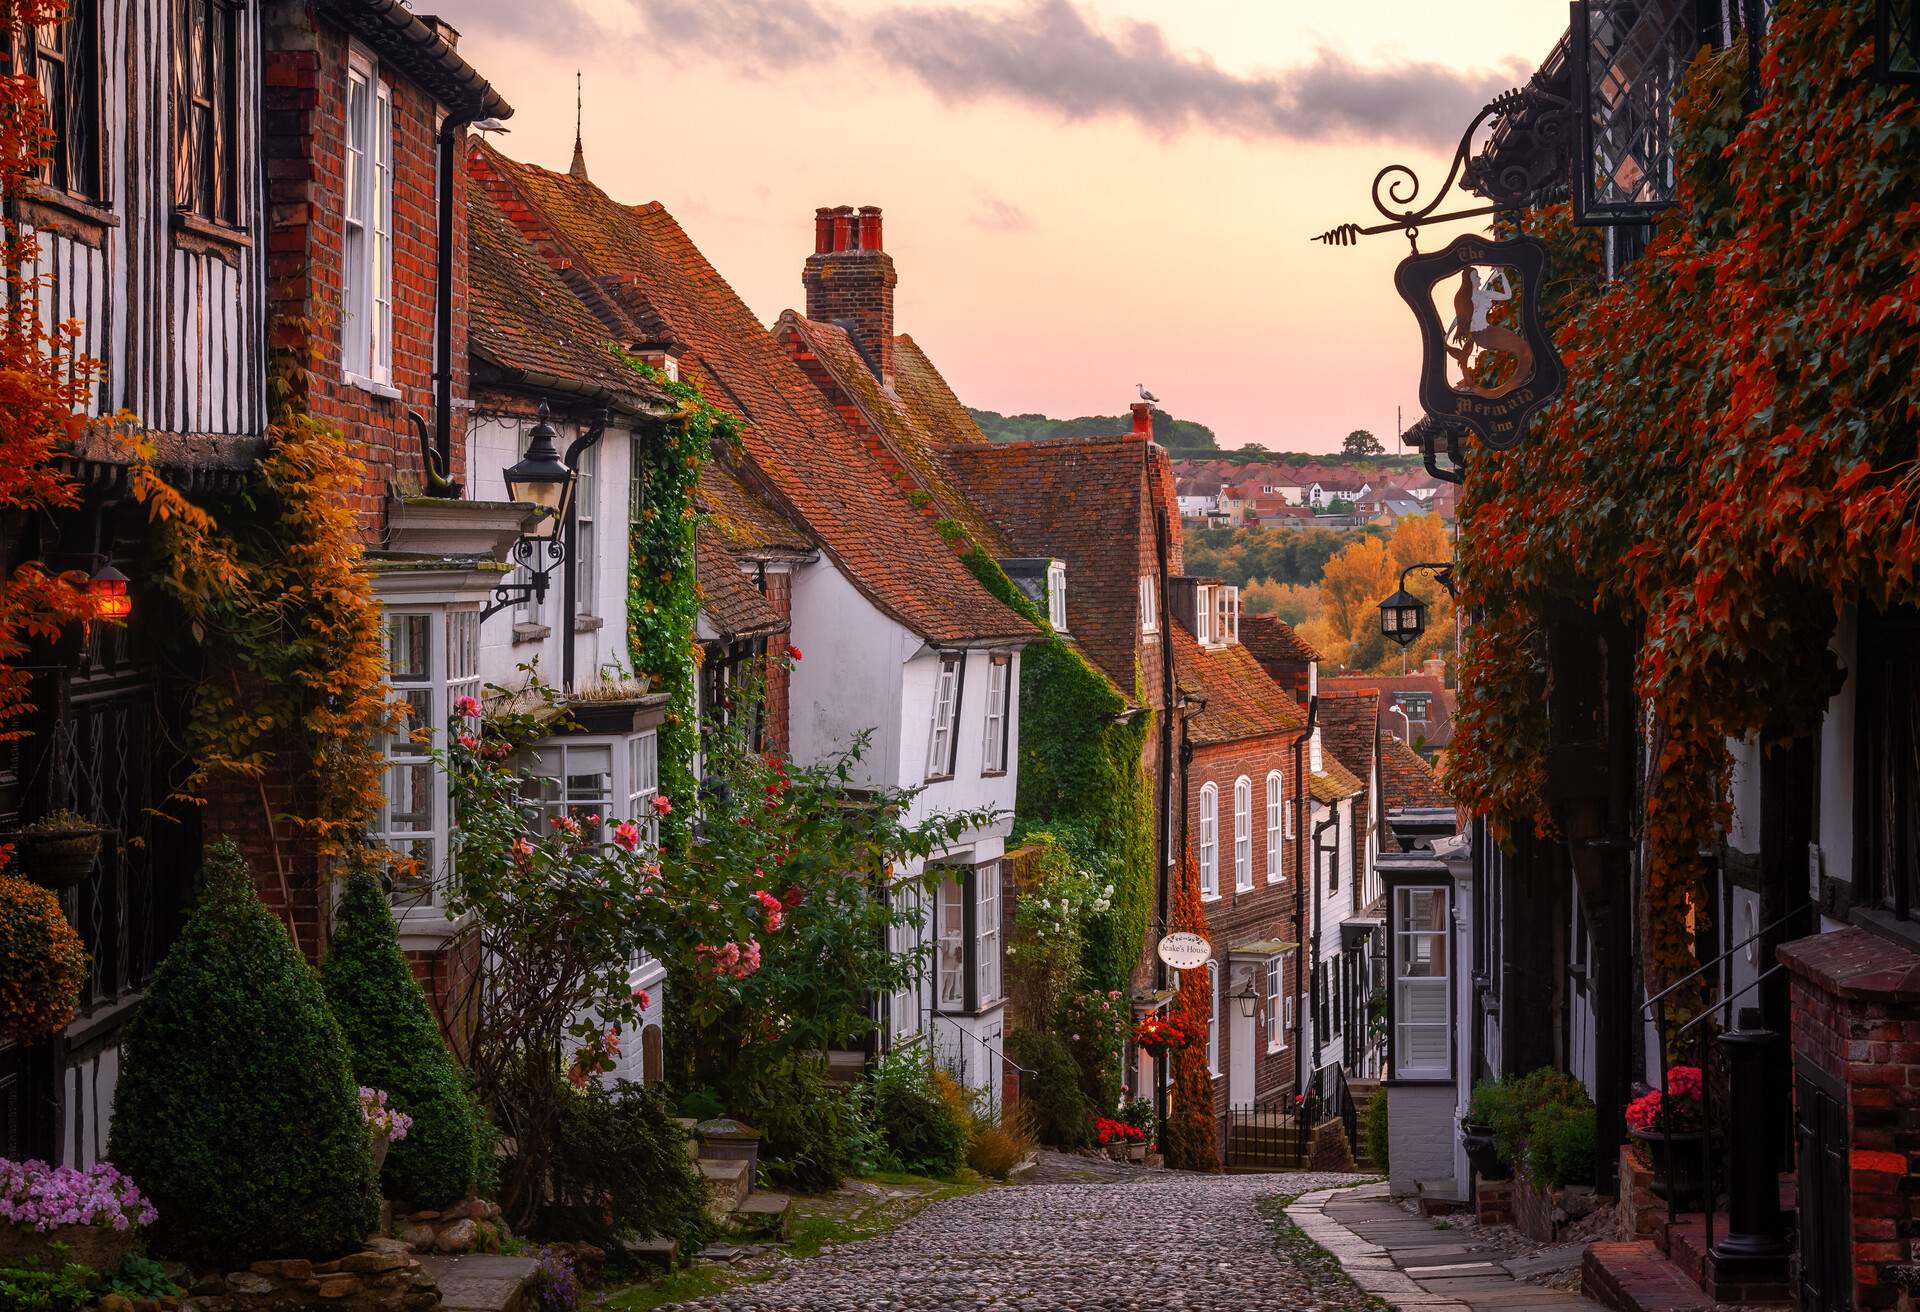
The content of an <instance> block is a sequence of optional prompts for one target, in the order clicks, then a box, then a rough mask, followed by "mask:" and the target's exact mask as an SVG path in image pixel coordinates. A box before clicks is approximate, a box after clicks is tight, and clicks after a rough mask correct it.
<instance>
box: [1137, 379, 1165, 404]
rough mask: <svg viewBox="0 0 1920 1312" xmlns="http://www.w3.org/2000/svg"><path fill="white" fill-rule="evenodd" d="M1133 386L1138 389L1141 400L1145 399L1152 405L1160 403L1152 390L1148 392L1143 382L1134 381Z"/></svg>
mask: <svg viewBox="0 0 1920 1312" xmlns="http://www.w3.org/2000/svg"><path fill="white" fill-rule="evenodd" d="M1134 386H1135V387H1137V388H1139V389H1140V399H1141V400H1142V401H1147V402H1150V403H1152V404H1154V405H1159V404H1160V398H1159V397H1157V396H1155V395H1154V394H1153V393H1152V392H1149V391H1148V390H1147V385H1146V384H1145V383H1135V384H1134Z"/></svg>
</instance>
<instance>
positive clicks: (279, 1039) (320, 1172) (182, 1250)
mask: <svg viewBox="0 0 1920 1312" xmlns="http://www.w3.org/2000/svg"><path fill="white" fill-rule="evenodd" d="M108 1152H109V1155H110V1156H111V1157H112V1158H113V1161H114V1164H115V1165H117V1166H118V1167H119V1168H120V1169H121V1170H123V1171H125V1172H126V1173H127V1174H129V1175H131V1176H132V1177H133V1178H134V1179H135V1180H136V1181H138V1182H139V1185H140V1188H141V1189H142V1190H144V1191H145V1192H146V1194H147V1196H148V1197H149V1198H151V1199H152V1200H153V1204H154V1206H155V1207H156V1208H158V1209H159V1212H160V1219H159V1221H158V1222H157V1223H156V1227H155V1230H154V1233H153V1236H152V1238H153V1243H154V1247H155V1248H156V1250H157V1251H159V1252H162V1253H168V1254H173V1255H178V1256H182V1257H190V1258H204V1259H206V1260H209V1261H216V1262H219V1263H222V1264H223V1265H224V1266H225V1267H226V1268H228V1269H231V1268H232V1267H233V1266H234V1265H236V1264H238V1265H244V1264H245V1263H247V1262H248V1261H249V1260H252V1259H255V1258H262V1257H309V1256H311V1257H324V1256H330V1255H333V1254H338V1253H341V1252H345V1251H347V1250H349V1249H351V1248H354V1247H357V1246H358V1245H359V1244H360V1243H361V1242H362V1241H363V1240H364V1239H365V1238H366V1237H367V1235H368V1234H370V1233H371V1232H372V1231H373V1230H374V1228H375V1227H376V1226H377V1225H378V1224H379V1218H380V1199H379V1193H378V1190H377V1188H376V1185H375V1181H374V1175H373V1160H372V1156H371V1154H370V1152H369V1149H368V1141H367V1127H366V1121H365V1118H364V1117H363V1116H362V1114H361V1111H360V1097H359V1089H358V1086H357V1085H356V1084H355V1083H354V1080H353V1072H352V1068H351V1066H350V1064H349V1062H348V1060H347V1044H346V1040H345V1038H343V1037H342V1035H341V1033H340V1026H339V1024H338V1022H336V1021H335V1020H334V1018H333V1013H332V1011H330V1010H329V1009H328V1007H327V999H326V995H325V993H324V992H322V990H321V987H320V980H319V977H318V976H317V975H316V974H315V973H314V971H313V969H312V968H311V967H310V966H308V965H307V963H306V962H305V961H304V960H302V958H301V956H300V954H299V952H298V951H297V950H295V948H294V946H293V942H292V940H291V939H289V938H288V937H287V931H286V929H285V928H284V927H283V926H282V925H281V923H280V922H279V921H278V920H277V919H275V917H274V916H273V914H272V913H271V912H269V911H268V910H267V909H266V908H265V907H264V906H262V905H261V904H260V900H259V898H257V897H256V896H255V895H254V891H253V880H252V878H251V876H250V875H249V874H248V871H247V864H246V861H245V859H244V858H242V857H241V855H240V850H239V849H238V848H237V847H235V846H234V845H233V844H232V843H231V842H221V843H219V844H217V845H215V846H214V847H213V848H212V850H210V851H209V852H208V854H207V864H206V874H205V885H204V887H203V888H202V890H201V893H200V899H199V902H198V903H197V904H196V906H195V907H194V910H193V914H192V916H191V917H190V918H189V919H188V921H187V924H186V928H185V929H184V931H183V932H182V933H181V935H180V940H179V941H178V942H177V943H175V944H174V946H173V949H172V950H171V951H170V952H168V953H167V956H166V960H164V961H162V962H161V963H160V968H159V969H158V970H157V971H155V972H154V976H153V979H152V981H151V982H150V983H149V984H148V986H147V995H146V998H145V1000H144V1001H143V1002H142V1003H141V1006H140V1011H139V1014H137V1015H136V1016H135V1017H134V1018H133V1020H132V1021H131V1022H130V1023H129V1024H128V1026H127V1032H126V1042H125V1045H124V1046H123V1048H122V1050H121V1066H120V1083H119V1090H118V1092H117V1093H116V1094H115V1097H114V1109H113V1130H112V1133H111V1136H110V1140H109V1144H108Z"/></svg>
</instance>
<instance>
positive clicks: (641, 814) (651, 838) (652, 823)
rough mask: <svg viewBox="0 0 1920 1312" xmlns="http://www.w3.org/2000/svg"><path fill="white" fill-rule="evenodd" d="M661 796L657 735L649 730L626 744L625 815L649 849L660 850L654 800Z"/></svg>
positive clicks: (658, 817) (658, 739)
mask: <svg viewBox="0 0 1920 1312" xmlns="http://www.w3.org/2000/svg"><path fill="white" fill-rule="evenodd" d="M658 796H660V735H659V734H658V733H657V732H655V731H653V730H648V731H647V732H646V733H641V734H635V735H634V736H633V737H632V738H629V739H628V740H627V815H628V817H629V818H630V819H632V820H633V822H634V823H635V824H637V825H639V826H640V828H641V829H642V830H643V831H645V833H646V835H647V844H648V846H650V847H655V848H657V847H659V846H660V813H659V812H658V811H656V810H655V809H654V806H653V799H654V798H656V797H658Z"/></svg>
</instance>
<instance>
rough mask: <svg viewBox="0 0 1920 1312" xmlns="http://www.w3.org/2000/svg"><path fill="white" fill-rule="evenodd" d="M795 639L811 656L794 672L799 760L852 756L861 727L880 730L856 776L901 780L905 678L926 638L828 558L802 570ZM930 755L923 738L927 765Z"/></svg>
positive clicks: (796, 585)
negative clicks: (887, 611) (883, 610)
mask: <svg viewBox="0 0 1920 1312" xmlns="http://www.w3.org/2000/svg"><path fill="white" fill-rule="evenodd" d="M792 635H793V644H794V646H796V647H798V648H800V650H801V651H802V652H803V653H805V657H804V659H802V660H801V661H800V663H799V664H798V665H796V666H794V669H793V682H792V701H791V709H790V711H789V716H788V723H789V725H790V727H791V732H792V737H793V741H792V748H791V750H792V752H793V759H794V760H796V761H798V762H800V763H801V764H803V765H811V764H814V763H817V762H819V761H821V760H824V759H825V758H827V757H829V756H832V755H833V754H835V753H837V752H842V751H845V750H846V749H847V747H848V746H849V745H850V744H851V743H852V741H853V739H854V737H855V736H856V735H857V734H858V733H859V732H860V731H861V730H863V729H866V730H872V731H873V736H872V738H871V740H870V741H869V743H868V745H867V750H866V752H865V754H864V755H863V757H862V758H861V761H860V764H859V768H858V769H856V771H855V778H856V779H857V780H858V781H859V782H860V783H862V784H865V785H868V786H872V785H875V784H887V783H898V782H899V780H900V777H901V764H900V763H901V759H902V758H901V744H900V732H901V724H900V707H901V704H902V703H901V695H902V694H901V680H902V677H903V673H904V667H905V665H906V660H907V657H908V656H909V655H910V654H911V653H912V652H913V651H914V650H916V649H917V648H918V647H919V646H920V640H919V639H918V638H917V637H915V636H914V635H913V634H911V633H909V632H908V631H907V630H906V629H905V628H904V627H902V626H901V625H900V624H898V623H897V622H895V621H894V620H893V619H891V618H889V617H888V616H886V615H883V614H881V612H880V611H879V609H878V608H877V607H875V606H874V604H873V603H872V602H870V601H868V600H867V598H866V596H865V594H863V593H862V592H860V591H859V589H857V588H855V587H854V586H853V584H851V583H850V582H848V581H847V577H846V575H844V574H842V573H841V572H840V570H839V568H838V567H837V566H835V565H834V564H833V563H832V562H831V561H830V560H827V559H825V558H822V559H820V560H817V561H814V562H812V563H809V564H807V565H803V566H801V567H800V568H799V569H796V570H795V571H794V574H793V629H792ZM929 705H931V703H929ZM925 751H926V747H925V741H924V739H923V740H922V744H921V753H922V757H921V759H922V760H924V759H925V755H924V754H925Z"/></svg>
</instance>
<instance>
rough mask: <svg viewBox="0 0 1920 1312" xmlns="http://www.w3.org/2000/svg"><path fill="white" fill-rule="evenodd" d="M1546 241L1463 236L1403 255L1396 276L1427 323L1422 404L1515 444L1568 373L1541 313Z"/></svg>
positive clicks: (1487, 437) (1497, 441) (1490, 438)
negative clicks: (1424, 252)
mask: <svg viewBox="0 0 1920 1312" xmlns="http://www.w3.org/2000/svg"><path fill="white" fill-rule="evenodd" d="M1546 271H1547V249H1546V247H1544V246H1542V245H1541V244H1540V243H1539V242H1538V241H1535V240H1534V239H1533V238H1531V237H1516V238H1511V239H1509V240H1506V241H1493V240H1490V239H1488V238H1485V237H1475V236H1464V237H1456V238H1455V239H1454V240H1453V241H1452V242H1451V243H1449V244H1448V245H1447V247H1446V248H1445V249H1444V250H1439V251H1434V252H1432V253H1431V254H1427V255H1420V254H1414V255H1410V256H1408V257H1407V258H1406V259H1404V260H1402V261H1401V262H1400V267H1399V268H1398V269H1396V270H1395V271H1394V275H1393V285H1394V287H1395V288H1396V289H1397V290H1398V291H1399V293H1400V297H1401V299H1402V300H1404V301H1406V303H1407V304H1408V305H1409V306H1410V307H1412V309H1413V316H1414V318H1415V319H1416V320H1418V321H1419V324H1420V344H1421V350H1422V355H1421V363H1420V403H1421V404H1422V405H1423V406H1424V407H1425V408H1426V411H1427V413H1428V414H1429V415H1431V416H1433V417H1434V418H1435V419H1437V420H1453V421H1455V422H1457V423H1460V424H1464V425H1466V426H1467V427H1468V428H1471V429H1472V430H1473V431H1474V432H1475V433H1477V434H1479V437H1480V440H1481V441H1482V442H1485V443H1486V444H1487V445H1488V446H1490V447H1510V446H1514V445H1517V444H1518V443H1519V441H1520V439H1521V438H1522V437H1523V436H1525V434H1526V427H1527V421H1528V420H1529V419H1531V418H1532V417H1533V415H1534V413H1535V412H1536V411H1538V410H1539V409H1540V408H1541V407H1542V406H1544V405H1546V404H1547V403H1548V402H1550V401H1552V400H1553V399H1554V398H1555V397H1557V396H1559V395H1560V389H1561V388H1562V386H1564V384H1565V381H1566V375H1565V372H1564V371H1563V370H1562V368H1561V366H1560V356H1559V353H1558V352H1556V351H1555V350H1554V346H1553V338H1552V337H1550V336H1548V335H1547V331H1546V329H1545V328H1544V327H1543V326H1542V325H1541V322H1540V299H1539V298H1540V287H1541V284H1542V282H1543V281H1544V279H1545V277H1546Z"/></svg>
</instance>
